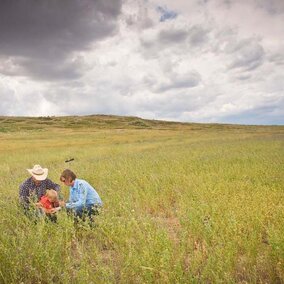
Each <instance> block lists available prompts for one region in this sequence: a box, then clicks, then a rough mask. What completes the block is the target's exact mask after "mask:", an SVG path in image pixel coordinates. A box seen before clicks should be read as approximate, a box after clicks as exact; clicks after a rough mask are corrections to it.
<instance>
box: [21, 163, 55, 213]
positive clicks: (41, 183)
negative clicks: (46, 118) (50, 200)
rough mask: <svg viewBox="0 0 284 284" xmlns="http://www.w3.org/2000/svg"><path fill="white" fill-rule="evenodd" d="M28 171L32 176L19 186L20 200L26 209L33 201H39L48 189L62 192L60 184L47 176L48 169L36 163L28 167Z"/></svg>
mask: <svg viewBox="0 0 284 284" xmlns="http://www.w3.org/2000/svg"><path fill="white" fill-rule="evenodd" d="M27 171H28V172H29V173H30V174H31V177H30V178H28V179H27V180H25V181H24V182H23V183H22V184H21V185H20V187H19V197H20V202H21V204H22V205H23V206H24V208H25V209H29V205H30V203H31V202H38V201H39V200H40V199H41V197H42V196H44V195H45V193H46V190H47V189H54V190H56V191H57V192H58V193H59V192H60V186H59V185H58V184H56V183H54V182H52V181H51V180H50V179H48V178H47V175H48V169H46V168H44V169H43V168H42V167H41V166H40V165H34V167H33V168H32V169H27Z"/></svg>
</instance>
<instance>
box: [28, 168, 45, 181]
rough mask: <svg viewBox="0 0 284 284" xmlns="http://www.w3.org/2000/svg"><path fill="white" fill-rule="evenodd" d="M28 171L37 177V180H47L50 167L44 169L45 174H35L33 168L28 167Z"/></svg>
mask: <svg viewBox="0 0 284 284" xmlns="http://www.w3.org/2000/svg"><path fill="white" fill-rule="evenodd" d="M27 171H28V172H29V173H30V174H31V175H32V176H33V177H34V178H35V179H36V180H40V181H42V180H45V179H46V178H47V175H48V169H43V174H41V175H35V174H34V173H33V171H32V169H27Z"/></svg>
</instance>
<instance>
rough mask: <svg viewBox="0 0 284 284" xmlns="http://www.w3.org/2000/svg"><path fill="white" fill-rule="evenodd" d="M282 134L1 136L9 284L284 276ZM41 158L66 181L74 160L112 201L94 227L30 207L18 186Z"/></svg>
mask: <svg viewBox="0 0 284 284" xmlns="http://www.w3.org/2000/svg"><path fill="white" fill-rule="evenodd" d="M67 122H68V121H67ZM67 122H66V123H67ZM19 123H23V122H22V121H21V122H19ZM145 123H147V124H149V125H150V122H145ZM136 124H137V125H138V123H136ZM132 125H135V123H133V122H132ZM283 134H284V128H283V127H242V126H238V127H231V126H227V127H225V126H224V127H221V126H206V125H204V127H203V126H202V125H199V126H198V128H197V127H195V128H194V129H190V127H189V126H185V127H184V128H183V126H182V125H181V126H179V128H177V129H166V127H165V129H163V130H159V129H127V128H125V129H120V130H118V129H112V130H108V129H98V128H92V127H91V128H88V129H87V130H86V128H84V127H80V128H78V129H66V128H63V129H61V130H58V128H48V131H47V130H43V131H38V130H28V131H13V132H9V131H8V132H5V133H2V134H1V136H0V159H1V161H2V162H1V164H0V175H1V180H0V200H1V201H0V204H1V213H0V220H1V223H0V230H1V234H0V282H1V283H283V282H284V264H283V261H284V229H283V228H284V208H283V204H284V192H283V168H284V166H283V158H284V147H283V146H284V145H283V137H284V135H283ZM71 157H73V158H75V161H74V162H72V163H71V164H69V165H66V163H65V162H64V161H65V160H66V159H67V158H71ZM36 163H39V164H41V165H42V166H45V167H48V168H49V177H50V178H51V179H52V180H54V181H56V182H59V175H60V173H61V171H62V170H63V169H64V168H65V167H67V166H68V167H70V168H71V169H72V170H74V171H75V172H76V173H77V175H78V176H79V177H80V178H84V179H86V180H88V181H89V182H90V183H91V184H93V185H94V186H95V187H96V189H97V191H98V192H99V194H100V196H101V197H102V200H103V201H104V209H103V212H102V214H101V215H100V216H98V217H97V218H96V221H95V223H96V226H95V227H94V228H90V227H89V225H88V223H79V224H77V225H74V223H73V220H72V219H70V218H68V216H67V215H66V213H65V212H64V211H62V212H60V214H59V215H58V223H57V224H54V223H51V222H48V221H44V220H40V221H38V222H35V221H34V220H33V219H32V218H27V217H26V216H25V215H24V214H23V212H22V210H21V208H20V207H19V206H18V203H17V198H18V186H19V184H20V183H21V182H22V181H23V180H24V179H26V178H27V177H28V173H27V171H26V170H25V169H26V168H29V167H32V166H33V164H36ZM62 193H63V195H64V196H65V198H66V197H67V196H68V189H67V188H66V187H62Z"/></svg>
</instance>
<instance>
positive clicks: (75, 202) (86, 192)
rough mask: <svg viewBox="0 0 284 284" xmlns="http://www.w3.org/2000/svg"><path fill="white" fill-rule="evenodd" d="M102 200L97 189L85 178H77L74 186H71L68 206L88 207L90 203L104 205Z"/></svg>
mask: <svg viewBox="0 0 284 284" xmlns="http://www.w3.org/2000/svg"><path fill="white" fill-rule="evenodd" d="M102 204H103V203H102V200H101V198H100V196H99V195H98V193H97V192H96V190H95V189H94V188H93V187H92V186H91V185H90V184H89V183H88V182H86V181H85V180H82V179H77V178H76V179H75V183H74V186H73V187H72V186H70V196H69V202H68V203H66V208H78V207H88V206H90V205H99V206H102Z"/></svg>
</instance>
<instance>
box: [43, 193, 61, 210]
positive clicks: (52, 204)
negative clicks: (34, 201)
mask: <svg viewBox="0 0 284 284" xmlns="http://www.w3.org/2000/svg"><path fill="white" fill-rule="evenodd" d="M39 202H40V203H41V205H42V206H43V207H44V208H46V209H52V208H55V207H58V206H59V204H58V202H50V201H49V200H48V198H47V196H45V195H44V196H42V198H41V199H40V201H39Z"/></svg>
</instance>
